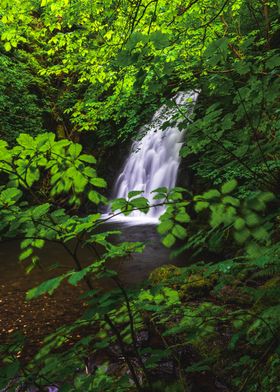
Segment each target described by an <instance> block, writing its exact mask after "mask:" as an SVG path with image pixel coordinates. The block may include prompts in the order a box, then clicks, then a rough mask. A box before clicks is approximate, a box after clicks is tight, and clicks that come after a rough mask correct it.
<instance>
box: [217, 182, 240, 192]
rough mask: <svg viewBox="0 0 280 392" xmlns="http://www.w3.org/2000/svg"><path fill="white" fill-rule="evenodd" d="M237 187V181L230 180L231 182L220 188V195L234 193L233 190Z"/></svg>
mask: <svg viewBox="0 0 280 392" xmlns="http://www.w3.org/2000/svg"><path fill="white" fill-rule="evenodd" d="M237 185H238V184H237V181H236V180H235V179H232V180H230V181H228V182H226V183H225V184H223V185H222V187H221V192H222V194H223V195H226V194H228V193H231V192H232V191H234V189H235V188H236V187H237Z"/></svg>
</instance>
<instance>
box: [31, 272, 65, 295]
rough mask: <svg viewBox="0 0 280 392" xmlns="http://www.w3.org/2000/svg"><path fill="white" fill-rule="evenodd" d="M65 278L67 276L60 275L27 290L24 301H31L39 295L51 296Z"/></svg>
mask: <svg viewBox="0 0 280 392" xmlns="http://www.w3.org/2000/svg"><path fill="white" fill-rule="evenodd" d="M66 276H67V275H61V276H58V277H56V278H53V279H50V280H47V281H46V282H43V283H42V284H40V285H39V286H37V287H34V288H33V289H31V290H28V291H27V294H26V299H27V300H31V299H33V298H37V297H39V296H40V295H43V294H46V293H47V294H50V295H52V293H53V292H54V290H56V289H57V288H58V287H59V286H60V284H61V282H62V281H63V280H64V279H65V277H66Z"/></svg>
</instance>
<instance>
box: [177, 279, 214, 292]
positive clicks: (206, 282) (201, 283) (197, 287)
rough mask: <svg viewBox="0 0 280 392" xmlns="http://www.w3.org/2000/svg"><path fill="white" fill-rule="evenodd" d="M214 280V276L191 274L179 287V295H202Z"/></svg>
mask: <svg viewBox="0 0 280 392" xmlns="http://www.w3.org/2000/svg"><path fill="white" fill-rule="evenodd" d="M215 282H216V277H215V276H211V277H207V278H206V277H205V276H203V275H202V274H191V275H189V276H188V277H187V281H186V283H184V284H183V285H182V286H181V287H180V293H181V295H191V296H194V295H195V296H202V295H205V294H208V293H209V292H210V291H211V290H212V288H213V287H214V284H215Z"/></svg>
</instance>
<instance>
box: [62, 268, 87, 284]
mask: <svg viewBox="0 0 280 392" xmlns="http://www.w3.org/2000/svg"><path fill="white" fill-rule="evenodd" d="M90 270H91V266H89V267H86V268H83V269H82V270H81V271H78V272H72V273H71V275H70V277H69V278H68V282H69V283H70V284H71V285H73V286H77V284H78V283H79V282H80V281H81V280H82V279H83V278H84V277H85V276H86V275H87V274H88V272H90Z"/></svg>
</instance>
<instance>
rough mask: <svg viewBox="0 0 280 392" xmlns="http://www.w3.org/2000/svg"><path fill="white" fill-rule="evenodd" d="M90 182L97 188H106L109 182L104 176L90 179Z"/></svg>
mask: <svg viewBox="0 0 280 392" xmlns="http://www.w3.org/2000/svg"><path fill="white" fill-rule="evenodd" d="M90 183H91V184H92V185H94V186H96V187H97V188H106V186H107V183H106V181H105V180H104V179H103V178H100V177H95V178H92V179H91V180H90Z"/></svg>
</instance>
